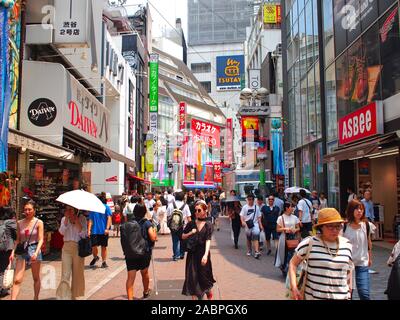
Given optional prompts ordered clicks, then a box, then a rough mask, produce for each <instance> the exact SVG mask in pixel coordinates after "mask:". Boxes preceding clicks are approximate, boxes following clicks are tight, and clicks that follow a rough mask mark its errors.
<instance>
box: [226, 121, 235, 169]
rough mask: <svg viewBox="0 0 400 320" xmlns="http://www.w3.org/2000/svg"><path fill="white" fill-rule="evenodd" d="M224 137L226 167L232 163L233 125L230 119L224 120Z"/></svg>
mask: <svg viewBox="0 0 400 320" xmlns="http://www.w3.org/2000/svg"><path fill="white" fill-rule="evenodd" d="M225 132H226V137H225V158H224V159H225V160H224V163H225V164H226V165H230V164H231V163H232V162H233V125H232V119H231V118H229V119H226V131H225Z"/></svg>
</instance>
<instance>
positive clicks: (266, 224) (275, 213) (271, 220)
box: [261, 195, 280, 255]
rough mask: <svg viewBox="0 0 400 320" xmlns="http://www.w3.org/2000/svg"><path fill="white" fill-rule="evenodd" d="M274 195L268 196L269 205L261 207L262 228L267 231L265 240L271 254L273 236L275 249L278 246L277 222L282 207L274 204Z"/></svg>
mask: <svg viewBox="0 0 400 320" xmlns="http://www.w3.org/2000/svg"><path fill="white" fill-rule="evenodd" d="M274 201H275V198H274V196H272V195H271V196H269V197H268V205H266V206H263V207H262V209H261V223H262V229H263V230H264V233H265V242H266V243H267V249H268V251H267V255H270V254H271V236H272V239H274V242H275V249H276V248H277V247H278V239H279V237H278V232H277V231H276V222H277V220H278V217H279V213H280V209H279V207H278V206H275V205H274Z"/></svg>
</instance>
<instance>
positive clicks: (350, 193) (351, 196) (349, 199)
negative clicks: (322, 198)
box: [347, 187, 357, 202]
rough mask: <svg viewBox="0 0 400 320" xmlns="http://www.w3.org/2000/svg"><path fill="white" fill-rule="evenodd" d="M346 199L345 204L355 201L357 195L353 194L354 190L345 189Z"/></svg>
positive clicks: (350, 188)
mask: <svg viewBox="0 0 400 320" xmlns="http://www.w3.org/2000/svg"><path fill="white" fill-rule="evenodd" d="M347 193H348V195H349V196H348V198H347V202H350V201H352V200H356V199H357V195H356V194H355V193H354V189H353V188H352V187H347Z"/></svg>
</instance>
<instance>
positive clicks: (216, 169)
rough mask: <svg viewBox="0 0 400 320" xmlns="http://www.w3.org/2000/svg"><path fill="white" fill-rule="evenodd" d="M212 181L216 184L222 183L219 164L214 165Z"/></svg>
mask: <svg viewBox="0 0 400 320" xmlns="http://www.w3.org/2000/svg"><path fill="white" fill-rule="evenodd" d="M214 181H215V182H217V183H220V182H222V178H221V163H214Z"/></svg>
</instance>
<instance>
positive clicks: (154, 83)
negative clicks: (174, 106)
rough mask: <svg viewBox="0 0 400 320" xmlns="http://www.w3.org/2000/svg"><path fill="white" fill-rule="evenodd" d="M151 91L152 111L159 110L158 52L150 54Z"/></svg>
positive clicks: (150, 103) (150, 104) (150, 105)
mask: <svg viewBox="0 0 400 320" xmlns="http://www.w3.org/2000/svg"><path fill="white" fill-rule="evenodd" d="M149 92H150V94H149V100H150V101H149V108H150V112H158V54H151V55H150V77H149Z"/></svg>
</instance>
